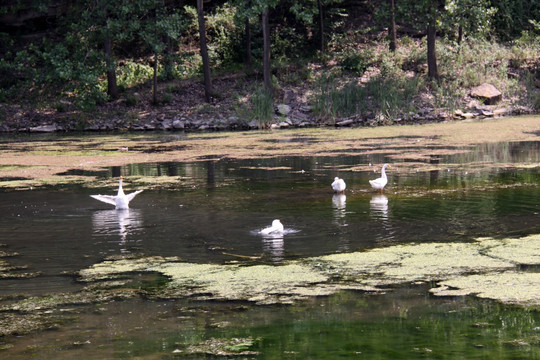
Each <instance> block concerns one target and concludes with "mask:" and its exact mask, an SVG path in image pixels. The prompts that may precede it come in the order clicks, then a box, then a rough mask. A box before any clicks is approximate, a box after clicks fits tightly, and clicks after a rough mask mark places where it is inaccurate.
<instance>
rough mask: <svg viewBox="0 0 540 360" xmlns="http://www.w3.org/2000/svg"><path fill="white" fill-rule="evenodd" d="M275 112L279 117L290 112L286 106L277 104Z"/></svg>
mask: <svg viewBox="0 0 540 360" xmlns="http://www.w3.org/2000/svg"><path fill="white" fill-rule="evenodd" d="M277 112H278V114H280V115H283V116H287V115H288V114H289V113H290V112H291V107H290V106H289V105H286V104H279V105H278V106H277Z"/></svg>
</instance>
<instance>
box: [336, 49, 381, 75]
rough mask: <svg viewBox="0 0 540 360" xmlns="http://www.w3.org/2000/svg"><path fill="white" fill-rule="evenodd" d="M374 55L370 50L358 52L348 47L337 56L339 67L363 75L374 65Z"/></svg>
mask: <svg viewBox="0 0 540 360" xmlns="http://www.w3.org/2000/svg"><path fill="white" fill-rule="evenodd" d="M372 58H373V54H372V52H371V51H369V50H364V51H358V50H356V49H355V48H352V47H348V48H346V49H345V50H344V51H342V52H341V53H339V54H338V55H337V59H338V63H339V65H340V66H341V67H342V68H343V69H344V70H347V71H351V72H353V73H354V74H356V75H362V74H363V73H364V72H365V71H366V69H367V68H368V66H370V65H371V63H372V61H373V60H372Z"/></svg>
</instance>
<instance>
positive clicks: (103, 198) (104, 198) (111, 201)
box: [90, 195, 116, 206]
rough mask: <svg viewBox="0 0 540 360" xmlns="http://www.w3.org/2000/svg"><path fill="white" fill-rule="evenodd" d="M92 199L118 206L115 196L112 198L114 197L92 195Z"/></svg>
mask: <svg viewBox="0 0 540 360" xmlns="http://www.w3.org/2000/svg"><path fill="white" fill-rule="evenodd" d="M90 196H91V197H93V198H94V199H96V200H99V201H103V202H105V203H107V204H111V205H115V206H116V200H115V198H116V197H115V196H112V195H90Z"/></svg>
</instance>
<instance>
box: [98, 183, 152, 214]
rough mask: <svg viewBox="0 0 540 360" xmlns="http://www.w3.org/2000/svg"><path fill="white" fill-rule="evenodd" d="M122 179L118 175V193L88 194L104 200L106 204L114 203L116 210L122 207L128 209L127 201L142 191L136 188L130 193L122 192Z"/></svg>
mask: <svg viewBox="0 0 540 360" xmlns="http://www.w3.org/2000/svg"><path fill="white" fill-rule="evenodd" d="M122 180H123V178H122V177H121V176H120V182H119V184H118V194H116V195H90V196H91V197H93V198H94V199H96V200H99V201H103V202H106V203H107V204H111V205H114V206H115V208H116V209H117V210H123V209H129V202H130V201H131V200H133V198H134V197H135V196H136V195H137V194H139V193H141V192H142V190H137V191H135V192H132V193H131V194H127V195H126V194H124V190H123V189H122Z"/></svg>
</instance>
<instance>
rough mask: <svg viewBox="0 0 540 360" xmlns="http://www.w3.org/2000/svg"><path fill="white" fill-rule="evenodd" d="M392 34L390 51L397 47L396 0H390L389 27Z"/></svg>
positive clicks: (390, 34)
mask: <svg viewBox="0 0 540 360" xmlns="http://www.w3.org/2000/svg"><path fill="white" fill-rule="evenodd" d="M388 31H389V34H388V35H389V36H390V51H396V49H397V32H396V5H395V2H394V0H390V26H389V27H388Z"/></svg>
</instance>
